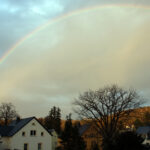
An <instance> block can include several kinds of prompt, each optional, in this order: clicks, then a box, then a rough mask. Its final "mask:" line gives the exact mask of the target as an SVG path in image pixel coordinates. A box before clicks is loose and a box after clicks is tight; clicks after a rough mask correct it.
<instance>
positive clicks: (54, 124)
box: [45, 106, 61, 134]
mask: <svg viewBox="0 0 150 150" xmlns="http://www.w3.org/2000/svg"><path fill="white" fill-rule="evenodd" d="M45 126H46V127H47V128H48V129H55V131H56V132H57V133H58V134H60V132H61V110H60V108H59V107H55V106H54V107H53V108H51V110H50V111H49V115H48V116H46V117H45Z"/></svg>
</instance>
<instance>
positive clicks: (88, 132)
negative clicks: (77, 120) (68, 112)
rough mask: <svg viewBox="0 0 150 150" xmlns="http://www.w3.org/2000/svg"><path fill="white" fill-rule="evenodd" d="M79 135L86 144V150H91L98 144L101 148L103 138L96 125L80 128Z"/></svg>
mask: <svg viewBox="0 0 150 150" xmlns="http://www.w3.org/2000/svg"><path fill="white" fill-rule="evenodd" d="M79 133H80V135H81V136H82V138H83V139H84V141H85V143H86V150H91V148H92V147H93V146H94V145H95V144H97V145H98V146H99V148H101V141H102V138H101V136H100V135H99V133H98V132H97V130H96V128H95V127H94V124H84V125H82V126H81V127H80V128H79Z"/></svg>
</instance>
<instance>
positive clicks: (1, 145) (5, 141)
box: [0, 137, 11, 150]
mask: <svg viewBox="0 0 150 150" xmlns="http://www.w3.org/2000/svg"><path fill="white" fill-rule="evenodd" d="M10 143H11V138H9V137H3V138H1V140H0V150H1V149H2V150H3V149H6V148H7V149H10V147H11V144H10Z"/></svg>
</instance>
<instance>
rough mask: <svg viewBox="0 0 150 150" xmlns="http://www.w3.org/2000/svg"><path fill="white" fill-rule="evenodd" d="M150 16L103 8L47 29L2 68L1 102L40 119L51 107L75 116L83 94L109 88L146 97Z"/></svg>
mask: <svg viewBox="0 0 150 150" xmlns="http://www.w3.org/2000/svg"><path fill="white" fill-rule="evenodd" d="M149 17H150V14H149V12H148V11H146V10H144V9H136V10H133V9H125V8H105V9H103V10H101V9H99V10H97V11H89V12H86V13H85V12H84V13H81V14H80V15H79V14H78V15H76V16H74V17H73V16H72V17H69V18H66V19H64V20H62V21H60V22H57V23H53V24H50V25H48V26H47V27H45V28H43V29H42V30H40V31H39V32H37V33H35V34H34V35H33V36H32V37H30V38H29V39H26V40H25V41H24V42H23V43H22V44H21V45H20V46H18V47H17V48H16V49H15V51H14V52H13V53H12V54H11V55H10V56H9V57H8V58H7V59H6V60H5V62H4V63H3V66H1V67H0V73H1V78H0V82H1V85H0V91H1V95H0V97H5V98H7V96H8V95H9V97H15V98H16V99H17V101H16V100H13V102H14V103H15V104H16V105H17V106H18V107H22V103H24V102H25V105H26V106H27V105H29V107H28V108H29V111H28V115H29V114H34V113H35V112H36V111H37V109H38V110H41V112H40V113H39V114H36V115H40V114H45V109H48V106H47V104H48V103H49V105H59V106H63V111H64V112H68V111H71V106H70V105H71V102H72V100H73V99H74V98H75V97H76V96H77V95H78V94H79V93H80V92H83V91H85V90H87V89H89V88H92V89H97V88H99V87H102V86H104V85H107V84H111V83H117V84H119V85H121V86H125V87H130V86H133V87H135V88H137V89H138V90H140V91H141V90H143V92H144V91H145V90H147V89H149V88H150V87H149V71H148V66H147V64H148V63H149V55H150V53H149V51H148V48H149V46H150V45H149V41H148V39H149V38H150V37H149V35H150V33H149V25H150V22H149V20H150V19H149ZM146 83H147V84H146ZM35 104H37V106H36V107H35V108H33V106H34V105H35ZM67 105H68V106H67ZM66 108H67V110H65V109H66ZM24 111H25V110H24ZM20 112H21V113H22V114H23V115H25V114H26V112H22V111H21V109H20Z"/></svg>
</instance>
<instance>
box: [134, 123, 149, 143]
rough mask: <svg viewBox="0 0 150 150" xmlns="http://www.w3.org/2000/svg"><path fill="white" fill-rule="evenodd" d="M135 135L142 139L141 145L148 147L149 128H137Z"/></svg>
mask: <svg viewBox="0 0 150 150" xmlns="http://www.w3.org/2000/svg"><path fill="white" fill-rule="evenodd" d="M136 133H137V134H139V135H141V136H142V137H143V138H144V141H143V144H147V145H150V126H144V127H139V128H138V129H137V130H136Z"/></svg>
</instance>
